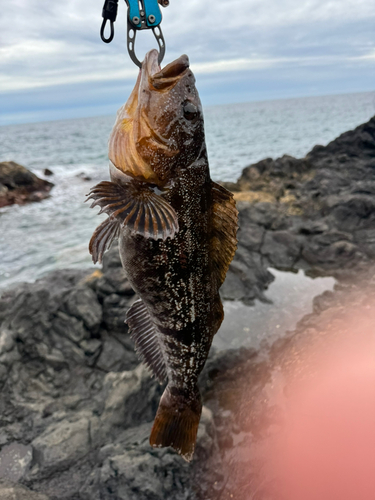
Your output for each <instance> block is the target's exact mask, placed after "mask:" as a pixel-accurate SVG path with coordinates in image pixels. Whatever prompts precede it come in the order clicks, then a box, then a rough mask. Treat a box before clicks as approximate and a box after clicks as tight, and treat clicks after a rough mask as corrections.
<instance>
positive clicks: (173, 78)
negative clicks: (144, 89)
mask: <svg viewBox="0 0 375 500" xmlns="http://www.w3.org/2000/svg"><path fill="white" fill-rule="evenodd" d="M158 58H159V52H158V51H157V50H156V49H153V50H151V51H150V52H148V53H147V54H146V57H145V60H144V62H143V65H142V71H145V72H146V74H147V76H148V78H149V80H150V83H151V84H152V86H153V87H155V88H156V89H163V88H166V87H169V86H171V85H172V84H175V83H177V81H178V80H180V79H181V78H182V77H183V75H184V74H185V73H186V71H187V70H188V69H189V67H190V63H189V58H188V56H187V55H186V54H184V55H182V56H180V57H179V58H178V59H176V60H175V61H173V62H171V63H169V64H167V66H165V67H164V68H163V69H161V68H160V65H159V62H158Z"/></svg>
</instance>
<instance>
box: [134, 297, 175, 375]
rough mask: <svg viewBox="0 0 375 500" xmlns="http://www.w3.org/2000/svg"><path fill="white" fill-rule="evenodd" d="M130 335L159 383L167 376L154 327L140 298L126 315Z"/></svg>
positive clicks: (139, 353) (142, 358)
mask: <svg viewBox="0 0 375 500" xmlns="http://www.w3.org/2000/svg"><path fill="white" fill-rule="evenodd" d="M126 322H127V324H128V325H129V328H130V337H131V338H132V339H133V340H134V343H135V349H136V351H137V353H138V355H139V357H140V358H141V360H142V361H143V362H144V363H145V364H146V365H147V366H148V368H150V370H151V371H152V373H153V374H154V375H155V377H156V378H157V379H158V380H159V382H160V383H163V382H164V380H165V379H166V377H167V369H166V366H165V361H164V356H163V353H162V350H161V348H160V344H159V341H158V337H157V330H156V327H155V325H154V323H153V321H152V319H151V317H150V314H149V312H148V311H147V309H146V306H145V305H144V303H143V302H142V300H137V302H134V304H133V305H132V307H131V308H130V309H129V311H128V313H127V315H126Z"/></svg>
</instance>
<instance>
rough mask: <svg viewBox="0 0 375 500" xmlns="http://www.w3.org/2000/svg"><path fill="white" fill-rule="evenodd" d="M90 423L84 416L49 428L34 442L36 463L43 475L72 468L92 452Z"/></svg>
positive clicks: (32, 444)
mask: <svg viewBox="0 0 375 500" xmlns="http://www.w3.org/2000/svg"><path fill="white" fill-rule="evenodd" d="M89 428H90V421H89V419H88V418H87V416H83V417H82V418H79V419H77V420H74V421H70V419H67V420H63V421H61V422H57V423H54V424H52V425H51V426H49V427H48V428H47V429H46V430H45V431H44V432H43V433H42V434H41V435H40V436H38V437H37V438H36V439H34V441H32V443H31V446H32V448H33V451H34V457H35V462H36V464H37V465H38V466H39V468H40V470H41V471H42V473H43V474H45V473H51V472H53V471H57V470H59V469H63V468H66V467H69V466H72V465H73V464H74V463H76V462H77V461H78V460H79V459H80V458H82V457H84V456H85V455H87V454H88V453H89V451H90V434H89Z"/></svg>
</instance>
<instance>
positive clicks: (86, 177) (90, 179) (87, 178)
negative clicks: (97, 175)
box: [76, 172, 92, 182]
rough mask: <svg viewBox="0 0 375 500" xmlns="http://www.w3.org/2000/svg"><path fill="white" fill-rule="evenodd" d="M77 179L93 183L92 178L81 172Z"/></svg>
mask: <svg viewBox="0 0 375 500" xmlns="http://www.w3.org/2000/svg"><path fill="white" fill-rule="evenodd" d="M76 177H78V178H79V179H81V180H83V181H86V182H88V181H92V177H90V176H89V175H87V174H86V173H85V172H80V173H79V174H77V175H76Z"/></svg>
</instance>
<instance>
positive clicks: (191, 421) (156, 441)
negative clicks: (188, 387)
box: [150, 386, 202, 462]
mask: <svg viewBox="0 0 375 500" xmlns="http://www.w3.org/2000/svg"><path fill="white" fill-rule="evenodd" d="M201 413H202V403H201V397H200V394H199V389H198V387H195V389H194V390H193V391H192V392H190V391H189V392H187V391H184V390H179V389H178V388H176V387H172V388H170V387H169V386H167V388H166V389H165V391H164V393H163V395H162V397H161V400H160V404H159V408H158V411H157V414H156V417H155V422H154V425H153V427H152V431H151V436H150V444H151V446H154V447H157V448H163V447H164V446H171V447H172V448H173V449H174V450H176V451H177V453H179V454H180V455H181V456H182V458H184V459H185V460H186V461H187V462H190V461H191V460H192V459H193V455H194V449H195V441H196V439H197V432H198V425H199V420H200V418H201Z"/></svg>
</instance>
